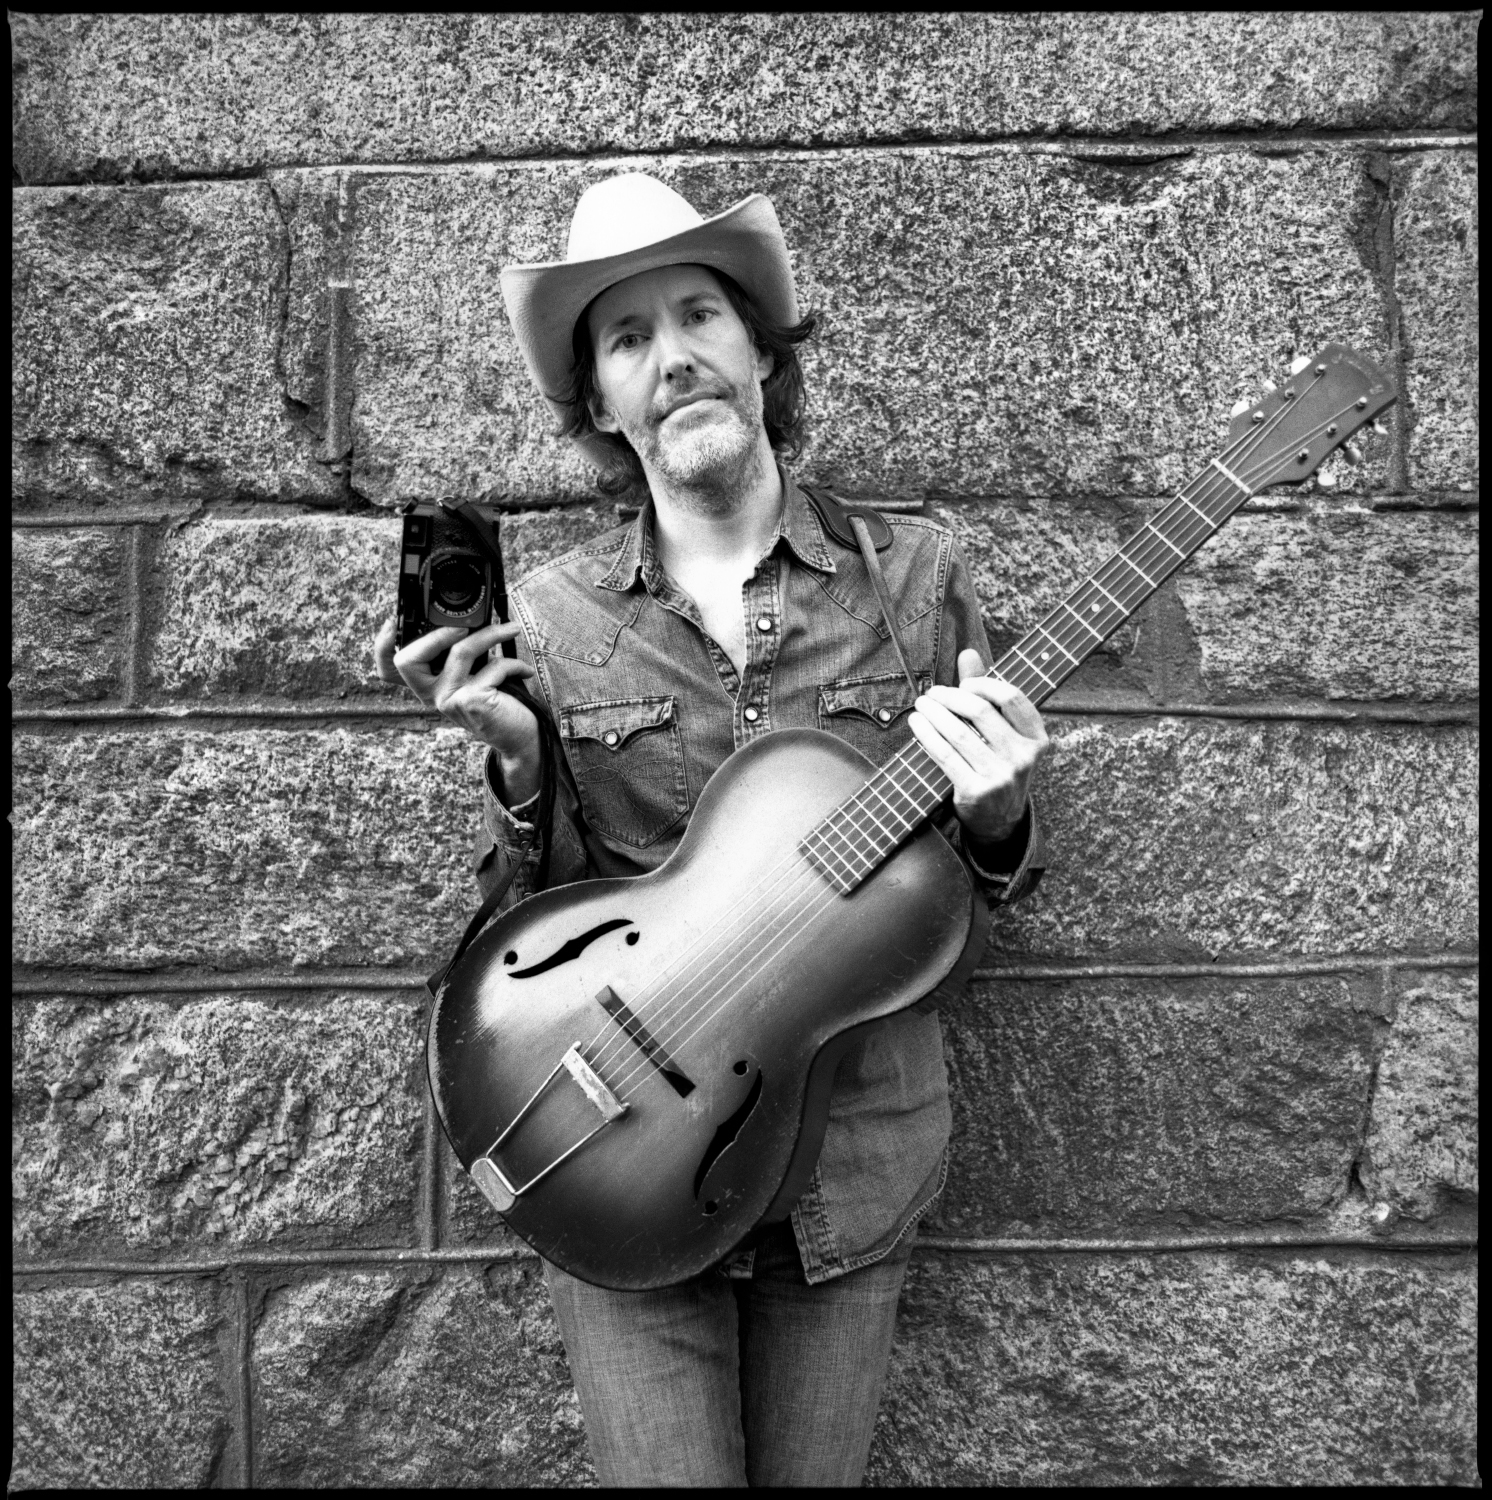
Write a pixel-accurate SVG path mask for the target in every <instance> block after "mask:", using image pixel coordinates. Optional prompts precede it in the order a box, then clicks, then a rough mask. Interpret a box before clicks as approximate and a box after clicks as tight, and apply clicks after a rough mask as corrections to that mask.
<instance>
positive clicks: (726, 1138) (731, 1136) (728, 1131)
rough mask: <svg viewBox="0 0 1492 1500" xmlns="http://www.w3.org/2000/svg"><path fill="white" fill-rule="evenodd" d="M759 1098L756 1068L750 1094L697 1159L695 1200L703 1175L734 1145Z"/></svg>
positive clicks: (759, 1081) (760, 1092) (703, 1180)
mask: <svg viewBox="0 0 1492 1500" xmlns="http://www.w3.org/2000/svg"><path fill="white" fill-rule="evenodd" d="M761 1096H762V1074H761V1069H760V1068H758V1069H757V1072H756V1082H755V1083H753V1084H752V1085H751V1092H750V1093H748V1094H747V1095H746V1100H745V1102H744V1103H743V1104H742V1105H741V1107H740V1109H738V1110H737V1111H736V1112H735V1114H733V1115H732V1116H731V1117H730V1119H728V1120H727V1121H726V1122H725V1123H724V1124H723V1125H722V1126H721V1127H720V1128H719V1130H717V1131H716V1132H715V1138H714V1140H712V1141H711V1142H710V1144H709V1145H708V1146H706V1147H705V1154H704V1155H703V1156H702V1157H700V1159H699V1170H698V1171H697V1172H696V1173H695V1174H694V1196H695V1197H696V1198H698V1197H699V1190H700V1188H702V1187H703V1186H704V1182H705V1174H706V1173H708V1172H709V1170H710V1168H711V1167H713V1166H714V1165H715V1163H716V1162H717V1161H719V1160H720V1157H721V1156H722V1154H723V1153H724V1152H725V1150H726V1149H727V1147H729V1146H731V1145H733V1144H734V1143H735V1139H736V1137H737V1136H738V1135H740V1133H741V1127H742V1126H743V1125H745V1123H746V1121H747V1119H748V1118H749V1117H750V1115H751V1111H752V1110H754V1109H755V1108H756V1101H757V1100H758V1099H760V1098H761Z"/></svg>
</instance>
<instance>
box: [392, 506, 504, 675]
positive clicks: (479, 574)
mask: <svg viewBox="0 0 1492 1500" xmlns="http://www.w3.org/2000/svg"><path fill="white" fill-rule="evenodd" d="M401 510H402V514H403V517H404V539H403V545H402V546H401V548H400V549H399V601H398V608H397V612H396V615H395V619H396V620H397V625H396V627H395V635H394V644H395V646H396V647H403V646H407V645H408V644H409V643H410V642H411V641H414V640H418V639H419V637H420V636H422V635H424V634H425V633H426V632H427V631H430V630H439V629H440V628H441V626H443V625H462V626H465V627H466V628H467V629H468V630H480V629H481V628H482V627H483V626H484V625H491V624H492V623H494V622H498V623H503V622H505V621H506V620H507V618H508V593H507V585H506V582H505V580H504V578H503V558H502V548H501V546H500V544H499V542H498V536H497V511H496V510H495V509H494V507H492V506H490V505H478V504H474V503H472V502H469V501H459V500H452V499H448V498H442V499H440V500H438V501H436V502H435V503H434V504H430V503H429V502H426V501H412V502H410V503H408V504H406V505H404V506H403V507H401ZM503 654H504V655H505V656H513V655H514V654H515V651H514V647H513V643H512V642H511V641H507V642H504V644H503ZM488 660H489V657H488V655H487V653H483V655H481V656H480V657H478V658H477V661H476V663H475V665H474V667H473V670H474V671H480V670H481V669H482V668H483V667H485V666H486V665H487V662H488ZM445 664H446V652H444V651H442V652H441V653H440V655H439V656H437V657H435V658H434V659H433V660H432V661H431V662H430V670H431V671H432V672H435V673H437V674H438V673H439V672H440V671H441V669H442V668H443V667H444V666H445Z"/></svg>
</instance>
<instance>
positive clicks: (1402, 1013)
mask: <svg viewBox="0 0 1492 1500" xmlns="http://www.w3.org/2000/svg"><path fill="white" fill-rule="evenodd" d="M1399 982H1400V986H1401V989H1402V993H1401V994H1400V996H1399V999H1398V1006H1397V1011H1396V1014H1395V1016H1394V1024H1393V1029H1392V1031H1390V1033H1389V1037H1388V1042H1387V1045H1386V1046H1385V1048H1384V1051H1383V1056H1382V1058H1381V1059H1380V1061H1379V1063H1378V1077H1377V1083H1376V1086H1375V1088H1374V1090H1373V1114H1372V1118H1371V1120H1370V1122H1369V1125H1368V1139H1367V1144H1366V1146H1365V1148H1364V1151H1363V1158H1362V1161H1361V1162H1360V1163H1359V1171H1360V1172H1361V1175H1362V1180H1363V1187H1364V1188H1365V1189H1366V1190H1367V1192H1368V1194H1369V1195H1370V1196H1371V1197H1373V1198H1375V1199H1377V1200H1378V1201H1379V1202H1380V1203H1387V1204H1389V1205H1390V1206H1391V1207H1392V1208H1394V1209H1395V1210H1396V1211H1397V1212H1399V1213H1401V1214H1407V1215H1410V1216H1412V1217H1414V1218H1416V1219H1429V1218H1431V1217H1433V1216H1434V1215H1435V1214H1437V1213H1440V1212H1441V1211H1443V1210H1444V1209H1445V1208H1447V1207H1448V1206H1449V1205H1450V1204H1451V1203H1452V1202H1453V1201H1455V1200H1457V1199H1460V1200H1462V1201H1467V1200H1469V1201H1471V1202H1472V1203H1474V1202H1475V1201H1476V1198H1477V1194H1478V1191H1479V1175H1478V1169H1477V1090H1478V1068H1477V1037H1478V1007H1477V976H1476V974H1475V973H1466V972H1461V971H1456V970H1450V971H1446V970H1441V971H1438V972H1437V971H1434V970H1431V971H1428V972H1424V973H1413V972H1410V973H1409V974H1406V975H1401V976H1400V977H1399Z"/></svg>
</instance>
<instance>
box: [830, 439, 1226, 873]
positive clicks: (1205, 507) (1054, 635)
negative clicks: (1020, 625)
mask: <svg viewBox="0 0 1492 1500" xmlns="http://www.w3.org/2000/svg"><path fill="white" fill-rule="evenodd" d="M1243 446H1244V441H1243V440H1240V441H1239V442H1237V443H1232V444H1229V446H1228V447H1227V448H1225V449H1224V450H1223V452H1222V453H1220V454H1219V455H1218V456H1217V457H1216V458H1214V459H1212V460H1210V461H1209V462H1208V464H1207V466H1206V468H1204V469H1203V470H1202V471H1201V472H1200V473H1199V474H1198V475H1196V477H1195V478H1193V479H1192V480H1191V481H1190V483H1188V484H1186V485H1184V486H1183V487H1182V489H1181V490H1180V492H1179V493H1178V494H1177V496H1176V498H1175V499H1174V500H1172V501H1170V503H1169V504H1167V505H1165V506H1164V507H1163V508H1162V509H1161V510H1160V511H1159V512H1158V513H1157V514H1156V515H1155V516H1153V517H1152V518H1151V519H1150V520H1149V521H1148V522H1146V524H1145V525H1144V526H1142V527H1141V528H1140V529H1139V530H1138V531H1137V532H1136V533H1135V534H1134V535H1133V536H1132V537H1130V538H1129V540H1128V541H1127V542H1125V543H1124V545H1123V546H1122V547H1120V548H1119V550H1118V551H1117V552H1115V553H1113V555H1112V556H1110V557H1109V558H1108V559H1107V560H1106V561H1105V562H1104V563H1103V565H1102V566H1101V567H1099V568H1098V569H1097V570H1096V571H1095V572H1094V573H1093V574H1092V575H1091V576H1090V577H1088V578H1087V579H1085V580H1084V582H1082V583H1080V584H1079V585H1078V586H1077V588H1075V589H1074V590H1073V591H1072V592H1071V593H1070V594H1069V595H1068V596H1067V597H1066V598H1065V599H1064V600H1063V601H1062V602H1061V603H1060V604H1059V605H1057V607H1056V608H1055V609H1053V610H1052V611H1051V612H1050V613H1049V614H1048V615H1047V616H1046V617H1045V619H1043V620H1042V621H1041V623H1040V624H1039V625H1037V626H1036V627H1035V629H1034V630H1029V631H1027V632H1026V634H1025V635H1023V636H1022V637H1021V638H1020V640H1018V641H1017V642H1016V643H1015V645H1013V646H1012V647H1011V648H1010V649H1009V650H1008V651H1007V652H1006V653H1005V654H1004V655H1003V656H1002V657H1000V659H999V660H998V661H996V662H995V663H994V665H993V666H992V667H991V668H990V669H989V673H988V674H987V675H990V676H995V677H1003V678H1004V679H1005V680H1006V681H1007V682H1009V683H1012V684H1014V686H1016V687H1018V688H1019V689H1020V690H1021V692H1023V693H1024V694H1025V695H1026V697H1027V698H1029V699H1030V700H1031V702H1032V703H1041V702H1042V701H1043V700H1044V699H1046V698H1048V697H1050V696H1051V694H1052V693H1054V692H1055V691H1056V689H1057V688H1058V687H1059V686H1060V685H1061V684H1062V683H1063V682H1064V681H1065V680H1066V679H1067V678H1068V677H1070V676H1071V675H1072V674H1073V673H1074V672H1076V671H1077V669H1078V668H1079V667H1080V666H1082V664H1083V663H1084V662H1085V661H1086V660H1087V659H1088V657H1090V656H1091V655H1092V654H1093V653H1094V652H1095V651H1096V650H1097V649H1098V648H1099V646H1101V645H1102V644H1103V643H1104V641H1106V640H1107V639H1108V638H1109V636H1111V635H1113V633H1114V632H1115V631H1116V630H1118V628H1119V627H1120V626H1121V625H1123V624H1124V622H1125V621H1126V620H1128V619H1129V618H1130V617H1131V616H1132V615H1133V614H1134V613H1135V611H1136V610H1138V609H1139V607H1140V606H1141V605H1142V604H1143V603H1144V602H1145V601H1146V600H1147V599H1148V598H1149V597H1150V596H1151V595H1152V594H1153V593H1154V592H1155V591H1156V589H1158V588H1159V587H1160V586H1161V584H1163V583H1164V582H1165V581H1166V579H1168V578H1169V577H1170V576H1171V574H1172V573H1174V572H1175V571H1176V570H1177V569H1178V568H1179V567H1181V565H1182V564H1183V563H1184V562H1186V561H1187V559H1188V558H1190V557H1191V556H1192V554H1193V553H1194V552H1196V551H1197V549H1198V548H1199V547H1201V546H1202V545H1203V544H1204V543H1205V542H1206V541H1208V539H1209V538H1211V537H1212V536H1214V535H1215V534H1216V532H1217V531H1218V529H1219V528H1220V527H1221V526H1222V525H1223V523H1224V522H1225V521H1226V520H1227V519H1228V518H1229V517H1230V516H1231V515H1232V514H1233V513H1234V512H1235V511H1236V510H1238V508H1239V507H1240V506H1241V505H1242V504H1243V503H1244V501H1245V500H1247V499H1248V498H1249V497H1250V496H1251V495H1252V494H1253V493H1254V489H1252V488H1250V486H1249V484H1248V481H1247V477H1246V472H1245V473H1243V474H1241V473H1239V472H1238V469H1237V468H1235V467H1234V466H1233V465H1234V464H1238V466H1239V468H1246V466H1245V465H1244V464H1243V463H1242V462H1240V459H1239V455H1238V454H1237V453H1235V452H1234V449H1236V448H1240V447H1243ZM1230 460H1231V461H1230ZM952 793H953V783H952V782H951V781H949V779H948V777H947V776H946V775H944V773H943V770H942V768H941V767H940V766H939V765H938V763H937V762H936V761H935V760H934V759H933V758H932V756H930V755H929V754H928V753H927V751H926V750H924V749H923V748H922V746H921V745H920V744H919V743H918V742H917V741H916V740H913V741H912V743H911V744H910V745H908V746H906V748H905V749H903V750H902V751H901V752H900V753H899V754H897V755H895V756H893V757H892V759H891V760H890V761H888V762H887V763H886V764H885V765H884V766H882V767H881V769H880V770H879V771H877V772H876V774H875V775H874V776H872V777H871V779H870V780H869V781H868V782H866V784H865V785H864V786H863V787H862V788H861V789H860V790H859V791H858V792H856V793H855V794H854V796H852V797H850V798H849V799H848V800H847V801H845V802H843V803H841V804H840V806H839V807H837V808H836V809H835V810H834V811H833V812H832V813H831V814H830V815H829V816H828V817H827V818H825V819H824V821H823V822H822V823H820V824H819V825H818V827H817V828H815V829H814V830H813V832H812V833H810V834H809V835H808V836H807V837H806V838H805V839H804V840H803V842H802V848H803V850H804V852H805V854H807V855H808V857H809V858H810V859H811V860H812V861H813V863H814V864H815V865H817V866H818V868H819V869H820V870H821V871H822V872H823V873H824V875H825V876H826V877H827V878H828V879H829V881H830V883H831V884H833V885H834V886H835V887H836V888H837V889H839V890H841V891H844V892H849V891H852V890H854V888H855V887H856V886H857V885H859V884H860V882H861V881H862V880H864V879H865V878H866V876H868V875H869V874H870V872H871V871H872V870H874V869H875V868H876V867H877V866H879V865H880V864H881V863H882V862H883V861H884V860H885V859H886V858H887V857H888V856H889V855H890V854H891V852H892V851H893V850H894V849H895V848H896V847H897V846H898V845H899V844H900V843H901V842H902V841H903V840H904V839H905V838H906V837H907V835H908V834H909V833H911V831H912V830H913V829H914V828H916V827H917V825H918V824H920V823H921V822H922V821H923V820H924V819H926V818H928V817H930V816H932V815H933V814H934V813H935V812H937V811H938V809H939V808H941V807H942V806H943V804H944V803H946V802H947V800H948V798H949V797H950V796H951V795H952Z"/></svg>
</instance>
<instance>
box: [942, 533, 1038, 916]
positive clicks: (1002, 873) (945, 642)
mask: <svg viewBox="0 0 1492 1500" xmlns="http://www.w3.org/2000/svg"><path fill="white" fill-rule="evenodd" d="M947 576H948V582H947V586H946V587H945V589H944V592H943V617H942V620H941V623H940V627H939V630H938V655H937V665H936V678H935V680H936V681H937V682H941V683H945V684H947V685H948V686H950V687H956V686H957V685H958V653H959V652H960V651H963V650H965V649H968V648H972V649H973V650H975V651H977V652H978V653H979V658H980V660H981V661H983V662H985V663H986V664H991V665H992V664H993V662H994V653H993V652H992V651H991V650H990V644H989V637H988V636H987V635H986V634H985V631H984V621H983V619H982V618H981V617H980V613H979V597H978V595H977V594H975V592H974V580H973V578H972V576H971V575H970V573H969V568H968V564H967V563H966V562H965V561H964V557H963V553H962V552H960V551H959V547H958V543H957V542H955V541H953V540H952V539H951V538H950V539H949V557H948V575H947ZM944 832H945V833H946V834H947V835H948V837H949V839H950V841H951V842H952V843H953V845H954V847H955V848H957V849H958V850H960V852H961V853H962V854H963V855H964V858H965V859H966V860H967V861H968V864H969V868H970V869H971V870H972V871H973V873H974V878H975V879H976V880H977V881H978V883H979V888H980V890H981V891H982V892H983V893H984V896H985V898H986V900H988V901H989V903H990V905H991V906H1009V905H1011V904H1012V903H1014V902H1016V901H1019V900H1021V899H1022V898H1023V897H1026V896H1029V895H1030V894H1031V892H1032V891H1034V890H1035V889H1036V887H1037V885H1039V884H1040V882H1041V877H1042V875H1043V874H1044V873H1045V871H1046V839H1045V837H1044V835H1043V833H1042V828H1041V821H1040V818H1039V817H1038V815H1037V811H1036V799H1035V798H1034V797H1033V798H1031V799H1030V800H1029V801H1028V802H1027V803H1026V811H1025V812H1024V814H1022V816H1021V821H1020V822H1019V823H1018V824H1017V825H1016V827H1015V831H1014V832H1013V833H1012V834H1011V835H1010V837H1009V838H1007V839H1005V840H1003V841H1002V842H1001V843H999V844H980V845H979V846H978V847H977V849H976V848H973V847H971V844H972V840H970V839H969V838H968V836H967V835H966V834H965V832H964V827H963V824H961V823H960V822H959V821H958V819H957V818H956V817H950V818H949V819H948V824H947V825H945V828H944Z"/></svg>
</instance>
